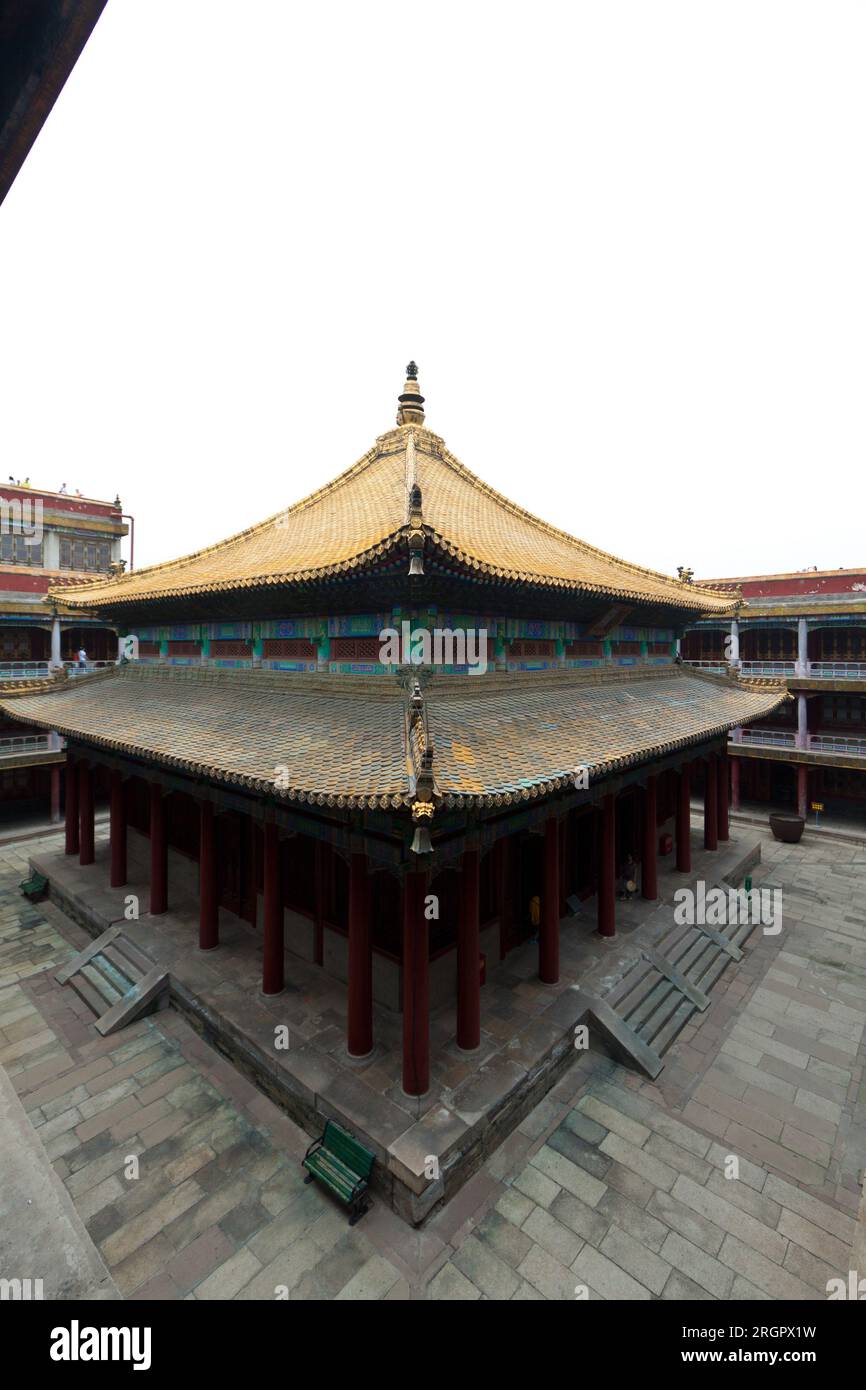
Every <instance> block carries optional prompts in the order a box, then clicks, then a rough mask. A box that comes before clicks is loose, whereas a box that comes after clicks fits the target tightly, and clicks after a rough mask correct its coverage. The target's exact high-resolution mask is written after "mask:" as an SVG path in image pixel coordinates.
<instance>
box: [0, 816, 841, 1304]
mask: <svg viewBox="0 0 866 1390" xmlns="http://www.w3.org/2000/svg"><path fill="white" fill-rule="evenodd" d="M45 843H46V844H47V843H50V842H48V841H46V842H45ZM35 847H36V846H35V842H29V843H23V844H21V845H18V846H8V845H7V846H3V847H0V1065H2V1066H3V1067H5V1069H6V1071H7V1072H8V1074H9V1076H10V1078H11V1080H12V1083H13V1084H14V1086H15V1089H16V1090H17V1092H18V1094H19V1097H20V1099H21V1102H22V1104H23V1105H24V1106H25V1108H26V1110H27V1112H28V1114H29V1116H30V1120H31V1122H32V1124H33V1125H34V1126H35V1127H36V1132H37V1134H38V1135H39V1137H40V1138H41V1140H42V1143H43V1145H44V1148H45V1152H46V1154H47V1155H48V1158H49V1159H50V1161H51V1162H52V1163H53V1164H54V1167H55V1169H56V1171H57V1173H58V1174H59V1176H60V1178H61V1179H62V1181H63V1183H64V1184H65V1186H66V1188H67V1190H68V1192H69V1194H70V1196H71V1197H72V1199H73V1201H74V1203H75V1206H76V1208H77V1210H78V1212H79V1215H80V1216H81V1218H82V1220H83V1221H84V1222H85V1224H86V1226H87V1230H88V1231H89V1233H90V1236H91V1238H92V1240H93V1241H94V1242H95V1244H96V1246H97V1247H98V1249H99V1251H100V1253H101V1254H102V1257H103V1259H104V1260H105V1262H106V1264H107V1266H108V1268H109V1270H110V1272H111V1275H112V1276H113V1278H114V1281H115V1283H116V1285H117V1287H118V1289H119V1290H120V1292H121V1294H122V1295H123V1296H125V1297H128V1298H135V1299H147V1298H160V1299H162V1298H172V1299H181V1298H196V1299H228V1298H246V1299H249V1298H253V1299H255V1298H265V1299H272V1298H274V1297H275V1296H277V1290H278V1289H279V1290H286V1291H287V1296H288V1297H289V1298H292V1299H309V1298H312V1299H335V1298H339V1299H398V1300H399V1299H409V1298H414V1299H417V1298H432V1299H483V1298H486V1299H510V1298H515V1299H538V1298H551V1299H574V1298H575V1296H576V1291H577V1290H578V1288H585V1289H586V1291H587V1295H588V1297H589V1298H590V1299H594V1298H607V1299H622V1298H626V1299H631V1298H638V1299H651V1298H664V1299H693V1298H700V1299H708V1298H709V1299H712V1298H715V1299H757V1298H763V1299H780V1298H798V1299H823V1298H826V1288H827V1281H828V1280H829V1279H831V1278H838V1277H842V1278H846V1279H847V1275H848V1270H849V1268H850V1267H851V1245H852V1241H853V1240H854V1237H855V1230H856V1218H857V1212H858V1202H859V1197H860V1191H859V1183H860V1178H861V1175H862V1171H863V1168H864V1166H866V1085H864V1080H863V1061H864V1021H866V845H863V846H856V845H853V844H846V843H842V842H839V841H831V840H827V839H819V838H818V837H816V836H814V835H813V836H811V837H810V838H807V840H806V841H804V843H803V844H802V845H800V846H797V847H790V846H782V845H777V844H776V843H775V842H774V841H773V840H772V839H771V838H770V837H769V835H768V836H766V837H765V839H764V841H763V845H762V848H763V854H764V862H763V865H762V867H761V870H760V872H759V874H758V876H757V879H756V882H757V881H759V880H762V881H764V882H766V883H771V884H773V885H776V886H780V887H781V888H782V889H783V891H784V899H783V904H784V926H783V930H782V932H781V933H780V934H779V935H777V936H770V935H766V936H764V935H761V934H760V932H755V933H754V934H753V936H752V937H751V939H750V942H749V945H748V947H747V949H746V953H745V957H744V959H743V961H742V962H741V963H740V964H737V965H733V964H732V965H731V966H730V967H729V968H728V970H727V971H726V972H725V974H724V975H723V976H722V978H721V980H720V981H719V983H718V985H717V986H716V988H715V990H714V992H713V996H712V999H713V1002H712V1004H711V1007H710V1008H709V1009H708V1010H707V1011H706V1012H705V1013H704V1014H702V1015H701V1014H699V1015H695V1016H694V1019H695V1020H697V1021H696V1022H695V1021H693V1023H692V1024H691V1025H689V1026H688V1027H687V1028H686V1029H685V1030H684V1032H683V1033H682V1034H681V1035H680V1038H679V1040H678V1042H677V1043H676V1044H675V1046H674V1047H673V1048H672V1049H671V1050H670V1051H669V1052H668V1053H667V1055H666V1059H665V1062H666V1065H665V1067H664V1070H663V1071H662V1073H661V1075H660V1076H659V1078H658V1080H657V1082H656V1083H650V1082H647V1081H645V1080H643V1079H641V1078H640V1077H638V1076H636V1075H635V1074H634V1073H632V1072H630V1071H628V1070H627V1069H625V1068H623V1067H620V1066H618V1065H616V1064H615V1063H614V1062H612V1061H610V1060H609V1059H608V1058H606V1057H604V1056H603V1055H601V1054H600V1053H596V1052H590V1053H587V1054H583V1055H582V1056H581V1057H580V1058H579V1059H578V1060H577V1061H576V1062H575V1064H574V1066H573V1067H572V1068H571V1070H570V1071H569V1072H568V1073H567V1074H566V1076H565V1077H564V1078H563V1079H562V1080H561V1081H560V1082H559V1083H558V1085H557V1086H556V1087H555V1088H554V1089H553V1090H552V1091H551V1092H550V1093H549V1094H548V1096H547V1097H546V1098H545V1099H544V1100H543V1101H542V1102H541V1103H540V1104H539V1105H538V1106H537V1107H536V1108H535V1110H534V1111H533V1112H532V1113H531V1114H530V1115H528V1116H527V1117H526V1119H525V1120H524V1121H523V1123H522V1124H521V1125H520V1126H519V1128H518V1129H517V1130H516V1131H515V1132H514V1133H513V1134H512V1135H511V1136H510V1137H509V1138H508V1139H507V1140H506V1141H505V1143H504V1144H503V1145H502V1146H501V1147H500V1148H499V1149H498V1150H497V1151H496V1152H495V1153H494V1154H493V1155H492V1156H491V1158H490V1159H489V1160H488V1161H487V1162H486V1163H485V1165H484V1166H483V1167H482V1168H481V1169H480V1170H479V1171H478V1172H477V1173H476V1174H475V1175H474V1177H473V1178H471V1179H470V1181H469V1182H468V1183H467V1184H466V1185H465V1187H464V1188H463V1189H461V1191H460V1192H458V1193H457V1195H456V1196H455V1197H454V1198H453V1200H452V1201H451V1202H450V1203H449V1204H448V1205H447V1206H446V1207H445V1208H444V1209H443V1210H441V1211H440V1212H438V1213H436V1214H435V1215H434V1216H433V1218H432V1219H431V1220H430V1221H429V1222H428V1223H427V1225H426V1226H425V1227H424V1229H423V1230H422V1231H420V1232H418V1231H413V1230H411V1229H410V1228H408V1227H407V1226H406V1225H405V1224H404V1223H403V1222H402V1221H401V1220H400V1219H399V1218H398V1217H396V1216H395V1215H394V1214H393V1213H392V1212H391V1211H390V1210H388V1209H387V1208H385V1207H384V1206H383V1205H382V1204H381V1203H380V1202H377V1203H375V1204H374V1207H373V1209H372V1210H371V1211H370V1213H369V1214H368V1215H367V1216H365V1218H364V1219H363V1221H362V1222H361V1223H360V1224H359V1225H358V1226H357V1227H355V1228H353V1229H349V1227H348V1225H347V1220H346V1214H345V1211H344V1210H343V1209H342V1208H338V1207H336V1206H335V1204H334V1203H333V1202H332V1201H331V1199H330V1198H329V1197H328V1195H327V1194H326V1193H324V1192H322V1191H321V1190H320V1189H319V1188H318V1187H316V1186H311V1187H307V1186H304V1184H303V1177H302V1172H301V1169H300V1158H301V1156H302V1154H303V1152H304V1150H305V1148H306V1146H307V1144H308V1142H309V1140H308V1137H307V1136H306V1135H305V1134H304V1133H303V1132H302V1131H301V1130H300V1129H299V1128H298V1127H297V1126H296V1125H294V1124H293V1123H292V1122H291V1121H290V1120H288V1119H287V1118H286V1117H285V1116H284V1115H283V1114H282V1113H281V1112H280V1111H279V1110H278V1109H277V1108H276V1107H275V1106H274V1105H273V1104H272V1103H271V1102H270V1101H269V1100H267V1099H266V1098H265V1097H264V1096H263V1095H262V1094H261V1093H260V1092H259V1091H258V1090H257V1089H256V1088H255V1087H254V1086H253V1085H252V1084H251V1083H250V1082H248V1081H247V1080H245V1079H244V1078H243V1077H241V1076H240V1075H239V1074H238V1073H237V1071H236V1070H235V1069H234V1067H233V1066H232V1065H231V1064H230V1063H228V1062H227V1061H226V1060H225V1059H223V1058H222V1057H221V1056H220V1055H219V1054H218V1053H217V1052H215V1051H214V1050H213V1049H212V1048H211V1047H210V1046H209V1045H208V1044H207V1043H205V1042H204V1041H203V1040H202V1039H201V1038H200V1037H199V1036H198V1035H197V1034H196V1033H195V1031H194V1030H193V1029H192V1028H191V1026H190V1025H189V1024H188V1023H187V1021H186V1020H185V1019H184V1018H183V1017H182V1016H181V1015H180V1014H178V1013H176V1012H175V1011H173V1010H167V1011H165V1012H162V1013H160V1014H157V1015H152V1016H151V1017H149V1018H146V1019H143V1020H141V1021H140V1022H138V1023H136V1024H133V1025H132V1026H131V1027H129V1028H127V1029H125V1030H123V1031H122V1032H121V1033H119V1034H115V1035H113V1036H111V1037H108V1038H100V1037H99V1035H98V1034H96V1033H95V1031H94V1029H93V1028H92V1026H91V1025H90V1024H89V1023H88V1022H87V1017H88V1016H87V1014H86V1011H85V1009H84V1006H83V1005H81V1003H80V1001H79V1000H78V998H77V996H76V995H75V994H74V993H73V992H72V991H71V990H70V989H68V988H67V989H62V988H60V987H59V986H57V985H56V984H55V983H54V980H53V974H54V969H55V968H56V965H57V964H58V963H59V962H60V961H62V960H63V959H65V958H66V957H68V956H69V955H70V954H71V953H72V952H73V951H74V950H76V949H78V948H79V946H80V945H81V944H85V943H86V940H87V938H86V937H85V936H84V934H83V933H82V932H81V931H80V930H79V929H78V928H77V927H75V926H73V925H72V924H71V923H69V922H68V921H67V920H66V919H65V918H62V917H61V916H60V914H59V913H57V911H56V910H55V909H54V908H53V907H52V906H51V905H50V904H48V905H44V906H43V905H40V906H37V907H32V906H30V905H29V904H28V903H27V902H26V901H25V900H24V899H23V898H22V897H21V895H20V893H19V892H18V889H17V884H18V882H19V881H20V879H21V878H22V877H24V876H25V871H26V868H27V859H28V856H29V854H30V853H32V852H33V851H34V848H35ZM0 1139H2V1136H0ZM729 1155H735V1156H737V1157H738V1158H739V1165H740V1166H739V1179H738V1180H733V1179H729V1178H727V1177H726V1176H725V1162H726V1159H727V1158H728V1156H729ZM131 1156H135V1157H136V1158H137V1160H138V1171H139V1176H138V1177H130V1176H128V1173H129V1171H130V1164H129V1160H130V1157H131ZM860 1273H861V1276H862V1275H863V1274H864V1273H866V1271H860Z"/></svg>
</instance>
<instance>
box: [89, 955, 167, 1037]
mask: <svg viewBox="0 0 866 1390" xmlns="http://www.w3.org/2000/svg"><path fill="white" fill-rule="evenodd" d="M167 1005H168V971H166V970H161V969H160V968H159V966H158V965H155V966H154V967H153V969H152V970H150V971H149V973H148V974H147V975H143V976H142V978H141V979H140V980H139V981H138V982H137V984H135V985H133V987H132V989H130V990H129V991H128V993H126V994H125V995H124V996H123V998H122V999H119V1000H118V1001H117V1003H116V1004H114V1005H113V1006H112V1007H111V1008H110V1009H108V1010H107V1011H106V1012H105V1013H104V1014H103V1015H102V1017H101V1018H98V1019H97V1021H96V1030H97V1032H98V1033H101V1034H102V1035H103V1037H104V1036H105V1035H106V1034H108V1033H116V1032H117V1031H118V1029H120V1028H125V1027H126V1026H127V1024H129V1023H134V1022H135V1020H136V1019H137V1018H140V1017H141V1015H142V1014H146V1013H151V1012H152V1011H153V1010H154V1009H160V1008H165V1007H166V1006H167Z"/></svg>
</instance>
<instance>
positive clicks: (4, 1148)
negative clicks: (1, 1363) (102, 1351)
mask: <svg viewBox="0 0 866 1390" xmlns="http://www.w3.org/2000/svg"><path fill="white" fill-rule="evenodd" d="M0 1172H2V1174H3V1181H2V1182H0V1233H2V1237H0V1255H2V1268H0V1277H2V1278H3V1279H5V1280H7V1281H8V1282H7V1284H6V1285H4V1290H5V1291H4V1293H3V1297H4V1298H11V1299H15V1300H27V1299H45V1300H49V1299H119V1298H120V1294H119V1293H118V1290H117V1287H116V1285H115V1283H114V1280H113V1279H112V1277H111V1275H110V1274H109V1272H108V1269H107V1268H106V1266H105V1263H104V1261H103V1259H102V1256H101V1255H100V1253H99V1251H98V1250H97V1248H96V1246H95V1245H94V1243H93V1241H92V1240H91V1238H90V1236H89V1235H88V1234H87V1230H86V1228H85V1225H84V1222H83V1221H82V1220H81V1217H80V1216H79V1215H78V1212H77V1211H76V1210H75V1206H74V1204H73V1201H72V1198H71V1197H70V1195H69V1193H68V1192H67V1191H66V1188H65V1187H64V1186H63V1183H62V1182H61V1181H60V1178H59V1177H58V1176H57V1174H56V1173H55V1171H54V1168H53V1167H52V1164H51V1160H50V1159H49V1158H48V1155H47V1154H46V1152H45V1149H44V1148H43V1145H42V1141H41V1140H40V1138H39V1135H38V1134H37V1133H36V1130H35V1129H34V1128H33V1125H32V1124H31V1123H30V1120H29V1118H28V1116H27V1114H26V1113H25V1111H24V1108H23V1106H22V1104H21V1102H20V1100H19V1099H18V1097H17V1095H16V1094H15V1088H14V1087H13V1085H12V1083H11V1081H10V1079H9V1077H8V1076H7V1074H6V1072H5V1070H4V1068H3V1067H0Z"/></svg>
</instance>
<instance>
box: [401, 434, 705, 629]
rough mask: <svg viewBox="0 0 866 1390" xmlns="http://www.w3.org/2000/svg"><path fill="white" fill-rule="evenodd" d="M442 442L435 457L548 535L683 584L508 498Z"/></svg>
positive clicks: (631, 570) (649, 575)
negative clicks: (556, 524) (604, 548)
mask: <svg viewBox="0 0 866 1390" xmlns="http://www.w3.org/2000/svg"><path fill="white" fill-rule="evenodd" d="M425 433H429V431H425ZM438 442H439V443H440V445H441V446H442V447H441V449H440V450H439V451H438V453H435V454H433V456H434V457H438V458H440V459H441V460H442V462H443V463H444V464H445V465H446V467H448V468H450V469H451V470H452V472H454V473H456V474H457V475H458V476H459V477H461V478H462V479H463V480H464V481H465V482H468V483H469V484H470V485H471V486H472V487H473V488H475V490H476V491H478V492H482V493H484V494H485V495H486V496H487V497H489V498H491V499H492V500H493V501H494V502H495V503H496V504H497V505H498V506H500V507H502V508H503V509H504V510H505V511H507V512H510V513H511V514H512V515H513V516H518V517H520V518H521V519H522V520H523V521H528V522H530V523H531V524H532V525H533V526H537V527H539V528H540V529H541V530H543V531H544V532H546V533H547V535H550V536H555V537H556V538H557V539H558V540H563V541H567V542H568V543H569V544H570V545H573V546H576V547H577V548H578V549H579V550H581V551H583V552H584V553H585V554H589V555H593V556H597V557H598V558H600V559H602V560H608V561H610V562H612V563H613V564H615V565H618V566H620V567H621V568H622V569H624V570H627V571H629V573H631V574H635V575H643V576H645V577H647V578H650V579H662V580H666V581H667V582H668V583H669V584H671V585H679V583H680V581H679V580H677V579H675V578H674V576H673V575H670V574H664V573H663V572H662V571H661V570H653V569H650V568H649V567H648V566H646V565H636V564H634V563H633V562H632V561H630V560H624V559H622V557H621V556H619V555H614V554H612V553H611V552H610V551H608V550H601V549H600V548H599V547H598V546H595V545H592V544H591V543H590V542H589V541H585V540H583V539H582V538H581V537H580V536H575V535H572V533H571V532H570V531H564V530H563V529H562V527H560V526H554V525H553V523H552V522H550V521H545V520H544V518H543V517H540V516H536V515H535V513H534V512H530V511H529V510H528V509H527V508H526V507H522V506H521V505H520V503H518V502H514V501H513V500H512V499H511V498H510V497H506V496H505V495H504V493H501V492H498V491H497V489H496V488H494V487H491V485H490V484H489V483H487V482H485V481H484V479H483V478H479V477H478V475H477V474H476V473H473V472H472V470H471V468H467V466H466V464H465V463H463V462H462V461H461V460H460V459H459V458H457V456H456V454H452V452H451V450H450V449H449V448H448V447H447V445H445V443H444V441H443V440H439V441H438ZM431 452H432V451H431ZM470 558H471V557H470ZM539 577H540V576H539ZM681 587H682V588H684V589H685V588H687V587H690V586H687V585H682V586H681ZM695 587H697V586H695ZM701 593H702V594H704V595H707V596H708V597H709V598H711V599H712V598H716V599H720V600H722V601H723V602H725V603H726V604H728V605H730V603H731V596H730V594H727V593H722V592H721V591H719V590H716V589H710V588H709V587H704V586H701Z"/></svg>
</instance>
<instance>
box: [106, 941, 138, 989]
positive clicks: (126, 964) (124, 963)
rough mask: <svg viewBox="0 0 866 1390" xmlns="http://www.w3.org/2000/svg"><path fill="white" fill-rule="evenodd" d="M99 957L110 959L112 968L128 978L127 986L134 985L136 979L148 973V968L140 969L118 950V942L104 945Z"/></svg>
mask: <svg viewBox="0 0 866 1390" xmlns="http://www.w3.org/2000/svg"><path fill="white" fill-rule="evenodd" d="M99 957H100V958H101V959H103V960H106V961H108V963H109V965H111V967H112V969H114V970H115V971H116V972H117V974H118V975H119V976H120V977H121V978H122V979H124V980H126V982H127V988H130V987H131V986H132V985H134V984H135V982H136V980H140V979H141V977H142V975H146V974H147V971H146V970H139V968H138V966H137V965H133V963H132V961H130V960H127V958H126V956H125V955H123V953H122V952H121V951H119V950H118V947H117V942H115V943H114V944H113V945H111V946H105V947H103V949H102V950H101V951H100V953H99Z"/></svg>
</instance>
